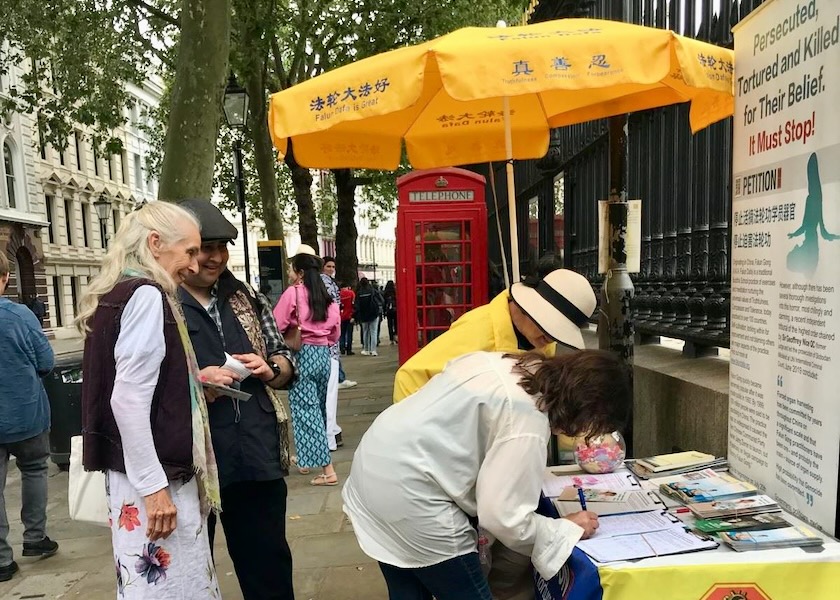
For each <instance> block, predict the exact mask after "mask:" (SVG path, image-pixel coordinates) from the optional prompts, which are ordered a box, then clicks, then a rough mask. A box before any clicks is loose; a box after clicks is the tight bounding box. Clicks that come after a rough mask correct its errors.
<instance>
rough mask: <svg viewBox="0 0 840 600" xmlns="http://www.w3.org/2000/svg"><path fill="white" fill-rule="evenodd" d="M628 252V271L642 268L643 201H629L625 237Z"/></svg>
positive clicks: (634, 271)
mask: <svg viewBox="0 0 840 600" xmlns="http://www.w3.org/2000/svg"><path fill="white" fill-rule="evenodd" d="M624 251H625V252H627V272H628V273H638V272H639V271H641V270H642V201H641V200H630V201H629V202H627V236H626V237H625V239H624Z"/></svg>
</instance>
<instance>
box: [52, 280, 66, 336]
mask: <svg viewBox="0 0 840 600" xmlns="http://www.w3.org/2000/svg"><path fill="white" fill-rule="evenodd" d="M53 300H54V302H53V306H52V308H53V310H52V311H51V312H52V314H53V327H64V319H63V315H62V314H61V277H60V276H58V275H55V276H54V277H53Z"/></svg>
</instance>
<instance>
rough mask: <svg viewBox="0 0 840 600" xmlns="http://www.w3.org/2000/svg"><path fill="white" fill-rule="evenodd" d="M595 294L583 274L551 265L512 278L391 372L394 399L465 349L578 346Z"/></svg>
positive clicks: (552, 349) (548, 352) (408, 392)
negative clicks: (534, 275)
mask: <svg viewBox="0 0 840 600" xmlns="http://www.w3.org/2000/svg"><path fill="white" fill-rule="evenodd" d="M595 305H596V301H595V294H594V293H593V291H592V286H590V285H589V282H588V281H587V280H586V278H585V277H583V276H582V275H579V274H578V273H575V272H574V271H570V270H568V269H557V270H555V271H552V272H551V273H548V274H547V275H546V276H545V277H544V278H542V279H537V280H530V281H529V280H526V281H524V282H522V283H514V284H513V285H512V286H511V287H510V290H505V291H504V292H502V293H501V294H499V295H498V296H496V297H495V298H494V299H493V300H492V301H491V302H490V303H489V304H485V305H484V306H480V307H478V308H476V309H473V310H471V311H470V312H468V313H466V314H465V315H463V316H462V317H461V318H460V319H458V320H457V321H455V323H453V324H452V327H450V329H449V330H448V331H447V332H445V333H444V334H443V335H441V336H440V337H438V338H436V339H435V340H433V341H432V342H430V343H429V344H428V345H426V346H424V347H423V348H421V349H420V350H419V351H418V352H417V353H416V354H415V355H414V356H412V357H411V358H410V359H408V360H407V361H406V362H405V364H403V365H402V366H401V367H400V369H399V370H398V371H397V375H396V378H395V380H394V402H399V401H400V400H402V399H404V398H406V397H407V396H410V395H411V394H413V393H414V392H416V391H417V390H419V389H420V388H421V387H423V385H425V383H426V382H427V381H428V380H429V379H431V378H432V377H434V376H435V375H437V374H438V373H440V372H441V371H442V370H443V367H444V365H446V363H447V362H449V361H450V360H452V359H453V358H457V357H459V356H462V355H464V354H467V353H469V352H476V351H479V350H483V351H486V352H513V353H517V352H525V351H527V350H539V351H540V352H542V353H543V354H546V355H548V356H553V355H554V352H555V343H554V342H559V343H560V344H563V345H564V346H568V347H571V348H576V349H582V348H583V347H584V344H583V336H582V335H581V333H580V328H581V327H582V326H584V325H585V324H586V323H587V322H588V321H589V318H590V317H591V316H592V313H593V312H595Z"/></svg>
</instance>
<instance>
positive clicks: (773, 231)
mask: <svg viewBox="0 0 840 600" xmlns="http://www.w3.org/2000/svg"><path fill="white" fill-rule="evenodd" d="M735 97H736V104H735V129H734V131H735V135H734V149H733V160H734V164H733V174H734V177H733V202H732V204H733V220H732V223H733V227H732V321H731V323H732V334H731V350H732V352H731V369H730V390H729V405H730V408H729V411H730V412H729V459H730V461H731V463H732V467H733V469H734V470H735V471H736V472H738V473H739V474H740V475H742V476H743V477H745V478H747V479H750V480H753V481H754V482H756V483H757V484H759V485H760V486H762V487H764V488H765V489H766V490H767V491H768V492H769V493H770V494H771V495H773V496H775V497H777V498H778V499H779V501H780V502H782V503H783V504H784V505H786V506H787V507H788V508H789V509H790V510H792V511H793V512H795V513H798V514H799V515H801V516H802V517H804V518H805V519H807V520H809V521H811V522H812V523H813V524H815V525H816V526H818V527H820V528H821V529H823V530H825V531H826V532H829V533H835V532H836V531H837V526H838V523H837V493H838V456H839V455H840V339H838V338H840V1H837V0H773V1H771V2H768V3H766V4H764V5H762V6H761V7H760V8H759V9H758V10H756V11H755V12H754V13H753V14H751V15H750V16H749V17H748V18H747V19H746V20H745V21H743V22H742V23H741V24H739V26H738V27H737V28H736V29H735Z"/></svg>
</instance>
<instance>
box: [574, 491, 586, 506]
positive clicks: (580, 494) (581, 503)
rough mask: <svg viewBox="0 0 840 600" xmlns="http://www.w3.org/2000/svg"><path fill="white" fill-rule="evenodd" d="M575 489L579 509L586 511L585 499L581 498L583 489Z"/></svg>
mask: <svg viewBox="0 0 840 600" xmlns="http://www.w3.org/2000/svg"><path fill="white" fill-rule="evenodd" d="M575 487H576V488H577V493H578V500H580V509H581V510H586V498H585V497H584V496H583V488H582V487H580V486H575Z"/></svg>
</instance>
